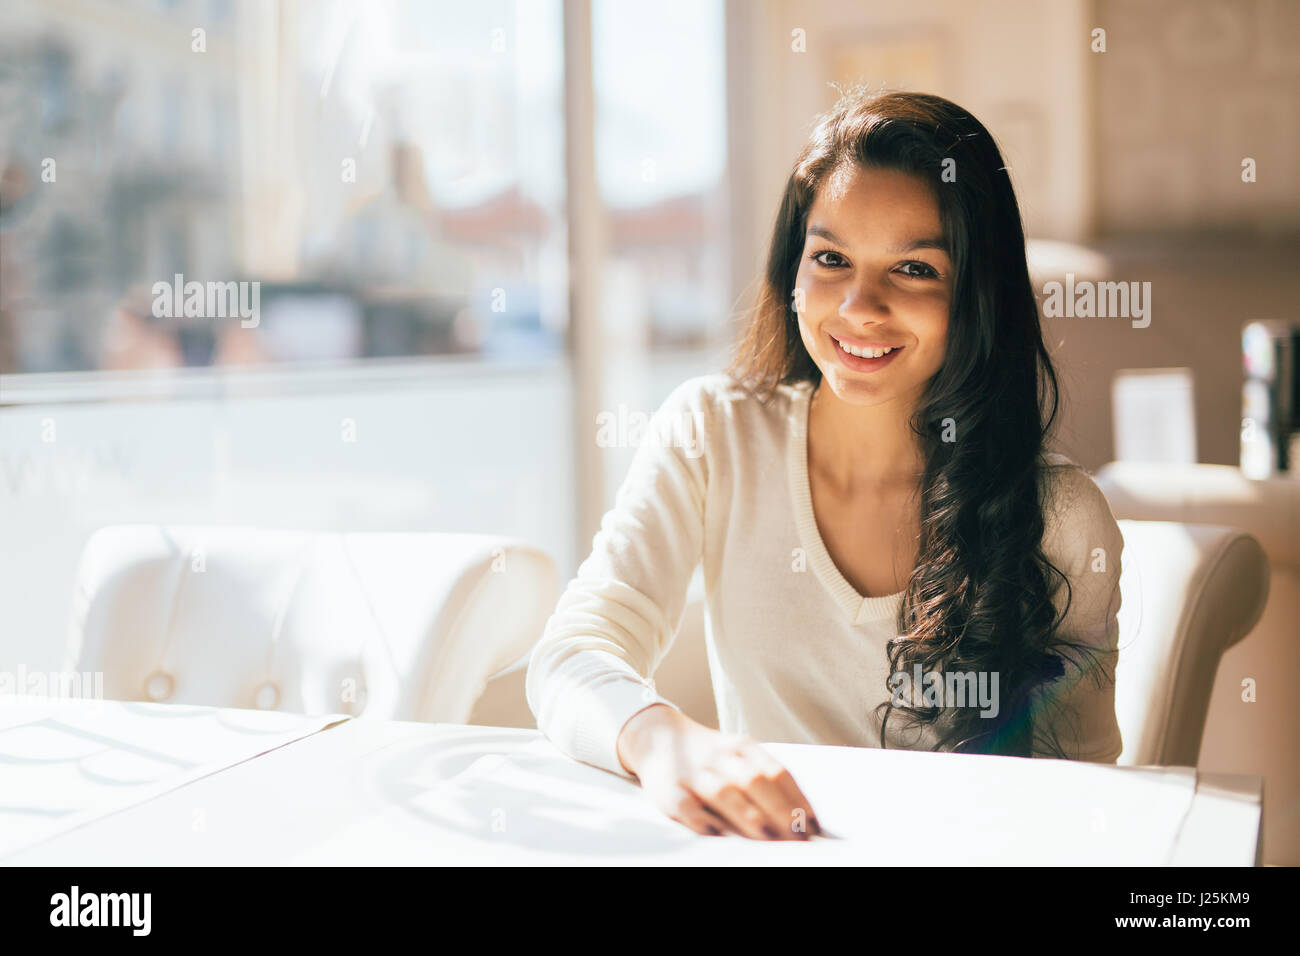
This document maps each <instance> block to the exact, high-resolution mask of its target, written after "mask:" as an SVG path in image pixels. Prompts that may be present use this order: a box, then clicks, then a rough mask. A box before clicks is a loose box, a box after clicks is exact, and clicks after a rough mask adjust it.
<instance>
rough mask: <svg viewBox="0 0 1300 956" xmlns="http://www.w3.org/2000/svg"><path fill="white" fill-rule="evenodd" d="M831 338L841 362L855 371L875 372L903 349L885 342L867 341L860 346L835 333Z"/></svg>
mask: <svg viewBox="0 0 1300 956" xmlns="http://www.w3.org/2000/svg"><path fill="white" fill-rule="evenodd" d="M827 334H828V335H830V333H827ZM830 340H831V344H832V345H834V346H835V355H836V357H837V358H838V359H839V361H840V364H841V365H843V366H844V367H845V368H847V369H851V370H853V371H855V372H874V371H876V370H877V369H882V368H884V367H885V366H886V365H888V364H889V363H890V362H892V361H893V360H894V357H895V356H897V355H898V353H899V352H901V351H902V350H903V347H902V346H901V345H893V346H891V345H888V344H886V343H884V342H867V343H864V344H862V345H860V346H859V345H856V344H851V343H847V342H841V341H840V340H839V339H837V338H836V337H835V336H833V335H830Z"/></svg>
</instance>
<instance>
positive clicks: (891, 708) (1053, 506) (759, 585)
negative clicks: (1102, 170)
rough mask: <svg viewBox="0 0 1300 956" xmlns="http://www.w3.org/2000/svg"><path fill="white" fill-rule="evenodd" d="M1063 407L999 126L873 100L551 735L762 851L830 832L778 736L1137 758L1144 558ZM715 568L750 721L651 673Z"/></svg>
mask: <svg viewBox="0 0 1300 956" xmlns="http://www.w3.org/2000/svg"><path fill="white" fill-rule="evenodd" d="M1049 406H1050V407H1049ZM1056 406H1057V384H1056V377H1055V372H1054V371H1053V368H1052V363H1051V360H1050V358H1049V356H1048V353H1047V351H1046V349H1045V348H1044V345H1043V338H1042V332H1041V329H1040V326H1039V319H1038V310H1037V304H1036V300H1035V298H1034V293H1033V289H1032V287H1031V285H1030V280H1029V274H1028V269H1027V267H1026V262H1025V241H1024V233H1023V230H1022V227H1021V222H1020V213H1019V209H1018V207H1017V205H1016V199H1015V194H1014V192H1013V190H1012V186H1011V181H1010V179H1009V177H1008V174H1007V172H1006V164H1005V163H1004V161H1003V159H1002V156H1001V155H1000V153H999V151H998V149H997V146H996V145H995V144H994V142H993V139H992V137H991V136H990V135H989V133H988V131H987V130H985V129H984V127H983V126H982V125H981V124H980V123H979V122H978V121H977V120H976V119H975V118H974V117H972V116H971V115H970V114H969V113H967V112H966V111H965V110H963V109H961V108H960V107H958V106H956V105H955V104H953V103H951V102H949V101H947V100H944V99H941V98H939V97H937V96H929V95H924V94H915V93H890V94H882V95H876V96H872V95H869V94H866V93H864V92H861V91H859V90H853V91H850V92H849V93H847V94H845V95H844V96H843V97H842V99H841V100H840V102H839V103H837V104H836V105H835V107H833V108H832V109H831V110H830V111H829V112H828V113H827V114H825V115H824V116H823V117H822V118H821V119H820V122H819V124H818V125H817V127H816V129H815V130H814V132H813V133H812V136H811V138H810V140H809V142H808V143H807V145H806V146H805V147H804V149H803V151H802V152H801V154H800V156H799V157H798V160H797V161H796V163H795V167H794V170H793V172H792V173H791V175H790V178H789V181H788V182H787V184H786V188H785V194H784V196H783V197H782V201H781V205H780V210H779V212H778V214H777V219H776V225H775V228H774V230H773V235H772V241H771V246H770V251H769V254H768V262H767V269H766V275H765V282H764V286H763V290H762V294H761V295H760V297H759V301H758V304H757V307H756V308H755V310H754V314H753V316H752V318H751V320H750V323H749V326H748V328H747V329H746V331H745V333H744V335H743V337H742V339H741V342H740V346H739V349H738V351H737V353H736V355H735V361H734V363H733V365H732V367H731V369H730V370H729V371H728V373H727V374H718V375H708V376H702V377H700V378H696V379H692V380H690V381H688V382H686V383H684V384H682V385H681V386H679V387H678V388H677V389H676V390H674V392H673V393H672V394H671V395H670V396H669V398H668V399H667V401H666V402H665V403H664V405H663V407H661V408H660V410H659V411H658V413H657V414H656V416H655V418H654V421H653V426H652V429H651V434H650V436H649V437H648V439H647V440H646V441H645V442H644V443H643V444H642V445H641V446H640V448H638V450H637V453H636V456H635V458H634V461H633V465H632V468H631V470H630V472H629V474H628V476H627V479H626V480H625V482H624V484H623V485H622V487H621V488H620V490H619V493H618V496H617V500H616V504H615V507H614V508H613V509H612V510H611V511H610V512H609V513H608V514H606V515H605V518H604V520H603V522H602V527H601V530H600V532H599V534H597V535H596V537H595V540H594V542H593V545H594V547H593V550H592V553H591V555H590V557H589V558H587V560H586V561H585V562H583V564H582V566H581V567H580V568H579V570H578V574H577V577H576V578H575V579H574V580H573V581H572V582H570V584H569V586H568V587H567V589H566V590H565V592H564V595H563V596H562V598H561V600H560V602H559V605H558V607H557V609H556V611H555V613H554V615H553V616H552V617H551V619H550V621H549V622H548V624H547V627H546V631H545V634H544V635H543V637H542V639H541V640H540V642H539V643H538V645H537V647H536V648H535V650H534V652H533V655H532V659H531V662H530V666H529V671H528V678H527V694H528V701H529V706H530V707H531V708H532V710H533V713H534V715H535V716H536V717H537V723H538V727H539V728H540V729H541V730H542V731H543V732H544V733H545V734H546V735H547V737H549V738H550V739H551V740H552V741H553V742H554V743H555V744H556V745H557V746H558V747H559V748H560V749H561V750H563V751H564V752H565V753H568V754H569V755H570V756H573V757H574V758H576V759H579V760H582V761H585V762H587V763H591V764H593V765H595V766H599V767H603V768H605V769H607V770H610V771H611V772H614V773H619V774H623V775H626V776H630V777H635V778H637V779H639V780H640V782H641V785H642V788H643V790H644V791H645V792H646V794H647V796H648V797H649V798H650V799H651V800H652V801H653V802H654V803H655V804H656V805H657V806H659V807H660V808H661V809H662V810H663V811H664V812H665V813H667V814H668V815H669V816H670V817H672V818H673V819H675V820H677V821H679V822H681V823H683V824H685V825H686V826H688V827H690V828H691V829H693V830H695V831H697V832H699V833H713V834H718V833H723V832H728V831H735V832H739V833H742V834H744V835H746V836H749V837H753V838H756V839H763V838H767V839H806V838H808V836H809V834H815V833H817V832H818V831H819V826H818V824H817V822H816V818H815V815H814V813H813V808H812V807H810V806H809V802H808V800H807V799H806V797H805V795H804V794H803V793H802V792H801V791H800V790H799V788H798V786H797V784H796V783H795V781H794V780H793V779H792V778H791V775H790V774H789V773H788V772H787V771H786V770H784V768H782V767H781V766H780V765H779V764H778V763H777V762H776V761H775V760H774V759H773V758H772V757H771V756H770V755H768V754H767V753H766V752H765V751H764V750H763V749H762V748H761V747H760V746H759V745H758V743H757V742H756V741H758V740H764V741H774V742H775V741H779V742H791V743H814V744H840V745H853V746H874V747H887V746H894V747H904V748H910V749H927V750H943V751H955V752H968V753H988V754H1003V755H1018V756H1054V757H1065V758H1071V759H1079V760H1088V761H1099V762H1105V763H1113V762H1114V761H1115V760H1116V758H1117V757H1118V756H1119V753H1120V750H1121V740H1120V733H1119V727H1118V724H1117V722H1116V719H1115V708H1114V687H1113V684H1114V665H1115V660H1116V656H1117V629H1116V614H1117V612H1118V609H1119V574H1120V556H1121V550H1122V547H1123V541H1122V539H1121V537H1120V533H1119V529H1118V527H1117V525H1116V523H1115V520H1114V518H1113V516H1112V514H1111V512H1110V509H1109V507H1108V505H1107V503H1106V500H1105V498H1104V497H1103V496H1102V494H1101V492H1100V490H1099V489H1098V487H1097V486H1096V484H1095V483H1094V482H1093V480H1092V479H1091V478H1090V477H1089V476H1088V475H1087V473H1086V472H1084V471H1083V470H1082V469H1081V468H1079V467H1078V466H1076V465H1074V464H1073V463H1071V462H1069V460H1068V459H1065V458H1063V457H1062V456H1059V455H1053V454H1050V453H1048V452H1046V450H1045V443H1046V438H1047V435H1048V433H1049V431H1050V429H1051V426H1052V423H1053V421H1054V419H1055V417H1056V411H1057V408H1056ZM683 423H687V424H689V425H690V426H692V427H693V431H692V433H691V435H690V436H689V440H688V436H686V435H685V434H683V429H682V427H681V426H682V425H683ZM701 561H702V562H703V571H704V582H705V586H706V589H707V594H708V620H709V639H708V643H709V657H710V663H711V671H712V677H713V685H714V691H715V695H716V697H717V703H718V713H719V722H720V725H721V728H722V729H721V731H717V730H713V729H711V728H708V727H705V726H703V725H701V724H698V723H696V722H695V721H693V720H691V719H689V718H688V717H686V716H685V715H684V714H682V713H681V712H680V711H679V710H678V709H677V708H676V707H675V705H673V704H672V702H671V701H668V700H666V699H664V698H663V697H661V696H659V695H658V694H657V693H656V692H655V691H654V690H653V687H652V686H651V685H650V684H649V682H648V681H647V680H646V678H648V677H649V675H651V674H652V673H653V672H654V669H655V667H656V666H657V665H658V662H659V661H660V660H661V659H662V657H663V655H664V653H665V652H666V651H667V649H668V647H669V645H670V643H671V641H672V638H673V635H674V632H675V630H676V627H677V624H678V622H679V621H680V619H681V615H682V611H683V607H684V601H685V592H686V589H687V586H688V584H689V581H690V579H691V577H692V574H693V572H694V569H695V567H696V566H697V565H698V564H700V563H701ZM932 675H933V676H932ZM958 689H961V690H963V691H964V693H958V692H957V691H958ZM943 691H946V693H944V692H943Z"/></svg>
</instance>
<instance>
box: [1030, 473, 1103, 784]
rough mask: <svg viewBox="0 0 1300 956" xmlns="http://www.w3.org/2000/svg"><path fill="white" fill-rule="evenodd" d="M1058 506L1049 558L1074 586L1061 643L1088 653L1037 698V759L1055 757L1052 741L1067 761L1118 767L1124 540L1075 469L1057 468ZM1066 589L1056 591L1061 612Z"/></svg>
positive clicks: (1094, 489) (1051, 514) (1071, 661)
mask: <svg viewBox="0 0 1300 956" xmlns="http://www.w3.org/2000/svg"><path fill="white" fill-rule="evenodd" d="M1054 470H1055V472H1056V475H1055V478H1056V484H1055V486H1054V487H1055V489H1056V490H1055V498H1054V499H1052V500H1051V501H1049V510H1048V511H1046V512H1045V515H1044V517H1045V520H1046V525H1047V528H1046V531H1045V534H1044V550H1045V552H1046V553H1047V556H1048V558H1049V559H1050V560H1051V561H1052V563H1053V564H1055V565H1056V567H1057V568H1059V569H1060V570H1061V571H1062V572H1063V573H1064V574H1065V575H1066V576H1067V577H1068V578H1069V580H1070V587H1071V593H1070V606H1069V610H1068V613H1067V614H1066V616H1065V619H1064V620H1063V621H1062V623H1061V626H1060V629H1059V631H1058V636H1059V637H1061V638H1063V639H1066V640H1070V641H1075V642H1079V643H1081V644H1084V645H1086V646H1087V647H1088V648H1089V649H1090V651H1091V652H1092V653H1091V654H1090V655H1084V654H1082V653H1080V652H1078V651H1075V650H1069V649H1067V651H1066V656H1065V661H1064V664H1065V673H1064V674H1063V675H1061V676H1060V677H1058V678H1057V679H1056V680H1054V681H1052V682H1051V683H1049V684H1047V685H1045V686H1043V687H1041V688H1039V689H1038V690H1037V691H1035V693H1034V698H1035V702H1034V724H1035V734H1034V747H1033V756H1035V757H1048V756H1057V754H1055V753H1054V752H1052V751H1051V750H1050V749H1049V748H1048V746H1047V736H1046V734H1047V733H1054V734H1055V737H1056V739H1057V741H1058V742H1059V744H1060V746H1061V747H1062V748H1063V749H1064V750H1065V753H1066V756H1068V757H1069V758H1071V759H1074V760H1083V761H1088V762H1091V763H1115V762H1116V760H1117V759H1118V758H1119V755H1120V752H1121V751H1122V750H1123V746H1124V744H1123V740H1122V738H1121V736H1120V729H1119V721H1118V720H1117V719H1116V716H1115V665H1116V663H1117V661H1118V659H1119V608H1120V602H1121V596H1120V586H1119V579H1120V572H1121V570H1122V562H1121V557H1122V552H1123V549H1124V538H1123V536H1122V535H1121V534H1120V530H1119V525H1118V524H1117V523H1116V521H1115V518H1114V515H1113V514H1112V513H1111V510H1110V504H1109V503H1108V502H1107V501H1106V497H1105V495H1103V494H1102V491H1101V489H1100V488H1099V487H1098V486H1097V483H1096V482H1095V481H1094V480H1093V479H1092V478H1091V477H1090V476H1089V475H1088V474H1087V472H1085V471H1084V470H1083V469H1081V468H1079V467H1077V466H1073V465H1071V466H1065V467H1057V468H1055V469H1054ZM1065 594H1066V589H1065V587H1064V585H1062V586H1061V587H1060V589H1059V591H1058V601H1057V607H1058V608H1060V607H1063V606H1064V600H1065Z"/></svg>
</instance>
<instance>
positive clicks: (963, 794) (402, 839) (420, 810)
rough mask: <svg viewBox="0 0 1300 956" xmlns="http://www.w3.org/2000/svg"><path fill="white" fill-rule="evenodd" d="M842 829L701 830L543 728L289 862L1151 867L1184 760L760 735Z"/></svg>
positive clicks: (1180, 812)
mask: <svg viewBox="0 0 1300 956" xmlns="http://www.w3.org/2000/svg"><path fill="white" fill-rule="evenodd" d="M767 748H768V749H769V751H770V752H771V753H772V754H773V756H775V757H776V758H777V759H778V760H781V761H782V762H783V763H784V765H785V766H786V767H788V768H789V769H790V771H791V773H792V774H793V775H794V777H795V779H796V781H797V782H798V783H799V785H800V787H801V788H802V789H803V790H804V792H805V794H807V796H808V798H809V800H810V801H811V802H812V804H813V807H814V809H815V811H816V814H817V816H818V819H819V820H820V821H821V823H822V825H823V826H824V827H825V828H826V830H828V831H829V832H830V833H833V834H834V835H835V836H836V837H837V839H813V840H810V841H807V842H766V841H753V840H747V839H744V838H742V837H722V838H719V837H700V836H696V835H695V834H693V833H691V832H690V831H688V830H687V829H686V828H685V827H683V826H682V825H680V824H678V823H676V822H675V821H672V820H669V819H667V818H666V817H665V816H663V815H662V814H661V813H660V812H659V811H658V810H657V809H656V808H654V807H653V806H651V805H650V803H649V802H648V801H647V800H646V799H645V798H644V795H643V794H642V793H641V792H640V790H639V788H638V786H637V785H636V784H635V783H632V782H630V781H627V780H625V779H623V778H621V777H616V776H614V775H613V774H609V773H606V772H604V771H602V770H598V769H596V768H594V767H589V766H586V765H584V764H580V763H577V762H575V761H573V760H570V759H569V758H567V757H565V756H563V755H562V754H560V753H559V752H558V751H556V750H555V748H554V747H553V746H552V745H551V744H550V743H549V742H548V741H546V740H538V741H536V742H534V743H533V744H530V745H528V746H527V747H525V748H523V749H521V750H518V751H516V752H515V753H512V754H509V755H501V754H493V755H490V756H485V757H483V758H482V759H480V760H479V761H477V762H476V763H474V764H472V765H471V766H469V767H468V768H467V769H466V770H465V771H463V772H462V773H461V774H459V775H457V776H456V777H454V778H452V779H451V780H449V781H446V782H443V783H441V784H439V785H438V786H436V787H434V788H431V789H429V790H427V791H424V792H421V793H417V794H415V795H414V796H412V797H410V798H409V799H407V800H405V801H404V802H402V803H401V804H393V805H389V806H388V807H386V808H384V809H382V810H380V811H379V812H377V813H375V814H374V815H372V816H370V817H368V818H366V819H364V820H361V821H359V822H358V823H356V824H355V825H353V826H352V827H349V828H348V829H347V830H345V831H343V832H341V833H339V834H338V835H337V836H335V837H334V838H333V839H331V840H329V841H328V842H326V843H324V844H321V845H318V846H316V847H314V848H313V849H312V850H311V851H309V852H307V853H304V854H300V855H299V856H297V857H295V858H294V859H293V860H292V861H291V862H292V863H294V864H308V865H310V864H327V865H338V864H348V863H369V864H375V863H380V864H440V865H446V864H455V865H461V864H471V865H472V864H480V865H486V864H531V863H541V864H560V865H564V864H610V865H625V864H634V865H656V864H662V865H683V864H704V865H709V864H717V865H733V866H734V865H766V864H782V865H970V864H979V863H989V864H1001V865H1020V864H1025V865H1030V864H1039V865H1042V864H1046V865H1057V864H1070V865H1094V864H1097V865H1101V864H1104V865H1159V864H1163V863H1166V862H1168V860H1169V858H1170V854H1171V851H1172V849H1173V847H1174V844H1175V842H1176V839H1177V834H1178V829H1179V827H1180V825H1181V823H1182V821H1183V819H1184V818H1185V817H1186V815H1187V812H1188V809H1189V808H1190V805H1191V800H1192V796H1193V794H1194V791H1195V772H1194V771H1193V770H1191V769H1190V768H1173V769H1168V770H1146V769H1136V768H1117V767H1113V766H1103V765H1097V764H1083V763H1075V762H1070V761H1055V760H1041V759H1035V760H1023V759H1017V758H1010V757H975V756H966V755H958V754H932V753H918V752H913V751H882V750H876V749H869V748H850V747H834V748H828V747H811V746H805V745H798V744H768V745H767Z"/></svg>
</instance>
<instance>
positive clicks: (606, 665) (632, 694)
mask: <svg viewBox="0 0 1300 956" xmlns="http://www.w3.org/2000/svg"><path fill="white" fill-rule="evenodd" d="M711 413H712V406H711V404H710V396H709V395H708V393H707V391H706V389H705V387H704V383H703V381H702V380H701V379H692V380H691V381H688V382H686V383H684V384H683V385H681V386H679V387H678V388H677V389H676V390H674V392H673V393H672V395H670V396H669V397H668V399H667V401H665V402H664V404H663V406H662V407H661V408H660V409H659V411H658V412H657V413H656V414H655V416H654V418H653V419H652V421H651V425H650V428H649V430H648V433H647V436H646V440H645V441H644V442H643V443H642V444H641V446H640V447H639V448H638V449H637V452H636V455H635V456H634V459H633V463H632V467H631V469H630V470H629V472H628V475H627V478H626V479H625V480H624V482H623V484H622V486H621V487H620V488H619V491H618V496H617V498H616V500H615V504H614V507H613V508H612V509H611V510H610V511H609V512H608V513H606V514H605V516H604V518H603V519H602V521H601V528H600V532H599V533H598V534H597V535H596V537H595V539H594V541H593V542H592V551H591V555H590V556H589V557H588V558H587V559H586V560H585V561H584V562H583V563H582V566H581V567H580V568H579V569H578V574H577V576H576V577H575V578H574V579H573V580H572V581H571V582H569V585H568V587H567V588H566V589H565V591H564V594H563V595H562V596H561V598H560V602H559V606H558V607H557V608H556V611H555V613H554V614H553V615H552V616H551V618H550V620H549V621H548V622H547V625H546V629H545V632H544V633H543V635H542V638H541V640H540V641H539V642H538V644H537V646H536V647H535V648H534V649H533V654H532V658H531V659H530V662H529V667H528V675H527V682H526V687H527V695H528V704H529V707H531V708H532V711H533V714H534V716H536V718H537V726H538V728H539V729H540V730H541V731H542V733H544V734H545V735H546V736H547V737H548V738H550V740H551V741H552V742H553V743H554V744H555V745H556V746H557V747H558V748H559V749H560V750H561V751H563V752H564V753H567V754H568V755H569V756H571V757H574V758H575V759H577V760H581V761H583V762H585V763H589V764H592V765H594V766H597V767H601V768H603V769H605V770H608V771H610V772H611V773H616V774H620V775H622V776H627V777H635V778H636V779H637V780H638V781H639V782H640V784H641V787H642V789H643V791H644V792H645V794H646V796H647V798H648V799H650V801H651V802H652V803H654V805H655V806H657V807H658V808H659V809H660V810H661V811H663V812H664V813H665V814H666V815H668V816H669V817H670V818H672V819H674V820H676V821H678V822H679V823H682V824H683V825H685V826H687V827H689V828H691V829H693V830H695V831H696V832H697V833H711V834H721V833H724V832H727V831H735V832H739V833H741V834H744V835H745V836H748V837H750V838H753V839H771V840H781V839H786V840H790V839H794V840H802V839H808V837H809V836H811V835H813V834H816V833H818V832H819V830H820V828H819V826H818V823H817V819H816V817H815V815H814V814H813V812H812V809H811V807H810V805H809V802H808V800H807V798H806V797H805V796H804V794H803V793H802V792H800V790H799V788H798V786H796V784H795V782H794V779H793V778H792V777H791V775H790V773H789V771H787V770H786V769H785V768H784V767H782V766H781V765H780V764H779V763H778V762H777V761H776V760H775V759H773V758H772V757H771V756H770V755H769V754H768V753H766V751H764V750H763V748H762V747H761V746H760V745H759V744H758V742H757V741H754V740H752V739H750V738H748V737H744V736H733V735H731V734H724V733H722V732H720V731H717V730H714V729H713V728H711V727H706V726H704V725H703V724H700V723H698V722H696V721H694V720H691V719H690V718H689V717H687V716H686V715H685V714H683V713H681V711H680V710H679V709H678V708H677V707H676V706H675V705H674V704H673V703H672V702H671V701H668V700H666V699H665V698H663V697H662V696H660V695H659V694H658V693H657V692H655V690H654V689H653V687H652V686H651V685H650V684H649V682H648V681H647V680H646V678H648V677H649V675H650V674H653V673H654V670H655V668H656V667H657V666H658V664H659V661H660V660H662V658H663V656H664V654H666V653H667V651H668V649H669V646H670V645H671V643H672V641H673V637H674V635H675V632H676V630H677V625H678V624H679V623H680V621H681V617H682V611H683V609H684V607H685V603H686V590H687V587H688V585H689V583H690V579H691V576H692V574H693V573H694V571H695V568H696V566H697V565H698V564H699V562H700V559H701V557H702V551H703V542H704V524H705V503H706V500H707V499H708V489H709V480H710V466H711V459H710V452H709V441H710V436H711V432H713V430H714V428H716V427H719V425H720V424H725V423H718V424H715V419H714V418H713V416H712V414H711ZM718 440H719V441H722V440H724V439H723V438H721V437H719V439H718ZM720 506H725V502H724V503H723V504H722V505H720Z"/></svg>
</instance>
